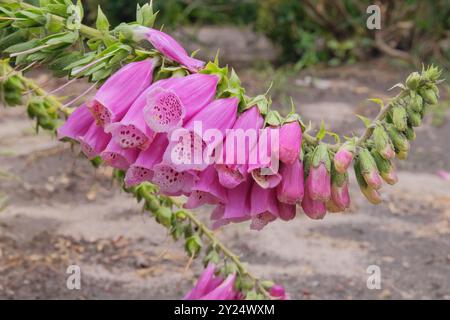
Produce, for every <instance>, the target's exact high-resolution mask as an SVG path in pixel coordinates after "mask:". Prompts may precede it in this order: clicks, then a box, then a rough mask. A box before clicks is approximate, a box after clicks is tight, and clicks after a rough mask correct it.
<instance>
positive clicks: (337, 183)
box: [330, 172, 350, 211]
mask: <svg viewBox="0 0 450 320" xmlns="http://www.w3.org/2000/svg"><path fill="white" fill-rule="evenodd" d="M331 180H332V181H331V199H330V200H331V201H332V202H333V205H334V207H335V208H336V209H337V210H338V211H344V210H345V209H347V208H348V207H349V206H350V195H349V192H348V174H347V173H344V174H340V173H338V172H333V174H332V177H331Z"/></svg>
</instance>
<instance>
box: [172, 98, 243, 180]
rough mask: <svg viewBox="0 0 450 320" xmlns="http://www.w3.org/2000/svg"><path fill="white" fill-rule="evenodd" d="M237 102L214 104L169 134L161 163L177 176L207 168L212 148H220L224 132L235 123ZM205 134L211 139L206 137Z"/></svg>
mask: <svg viewBox="0 0 450 320" xmlns="http://www.w3.org/2000/svg"><path fill="white" fill-rule="evenodd" d="M238 102H239V100H238V99H236V98H227V99H218V100H215V101H213V102H211V103H210V104H209V105H208V106H207V107H206V108H204V109H202V110H201V111H200V112H199V113H197V114H196V115H195V116H194V117H193V118H192V119H191V120H189V121H188V122H187V123H186V124H185V125H184V127H183V128H182V129H179V130H175V131H173V132H172V134H171V138H170V139H171V142H170V143H169V147H168V148H167V150H166V152H165V154H164V163H168V164H171V165H172V166H173V167H174V168H175V169H176V170H178V171H180V172H181V171H186V170H204V169H205V168H206V167H207V166H209V165H210V164H211V163H212V160H211V159H210V156H211V155H212V154H213V153H214V150H215V148H216V146H220V147H221V146H222V141H223V137H224V135H225V130H227V129H229V128H231V127H232V126H233V124H234V122H235V121H236V116H237V108H238ZM209 133H214V135H213V136H208V134H209ZM211 140H212V141H211Z"/></svg>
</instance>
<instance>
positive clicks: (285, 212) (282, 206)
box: [278, 202, 297, 221]
mask: <svg viewBox="0 0 450 320" xmlns="http://www.w3.org/2000/svg"><path fill="white" fill-rule="evenodd" d="M296 214H297V207H296V206H295V204H287V203H283V202H278V216H279V218H280V219H281V220H283V221H289V220H292V219H294V218H295V215H296Z"/></svg>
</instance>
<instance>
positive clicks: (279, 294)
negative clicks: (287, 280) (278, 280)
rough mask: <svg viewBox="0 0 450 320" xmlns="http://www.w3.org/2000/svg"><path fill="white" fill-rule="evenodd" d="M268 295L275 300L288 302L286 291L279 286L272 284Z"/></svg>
mask: <svg viewBox="0 0 450 320" xmlns="http://www.w3.org/2000/svg"><path fill="white" fill-rule="evenodd" d="M269 294H270V295H271V296H272V297H273V298H275V299H277V300H289V295H288V294H287V293H286V290H285V289H284V287H283V286H281V285H279V284H274V285H273V286H272V287H271V288H270V290H269Z"/></svg>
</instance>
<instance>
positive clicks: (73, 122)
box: [58, 104, 94, 140]
mask: <svg viewBox="0 0 450 320" xmlns="http://www.w3.org/2000/svg"><path fill="white" fill-rule="evenodd" d="M93 123H94V118H93V117H92V115H91V113H90V112H89V109H88V108H87V107H86V105H84V104H83V105H82V106H80V107H78V108H77V109H76V110H75V111H74V112H72V114H71V115H70V116H69V118H68V119H67V121H66V122H65V123H64V124H63V125H62V126H61V127H60V128H59V129H58V139H63V138H70V139H72V140H76V139H77V138H78V137H79V136H82V135H84V134H85V133H86V132H87V131H88V130H89V127H90V126H91V124H93Z"/></svg>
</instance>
